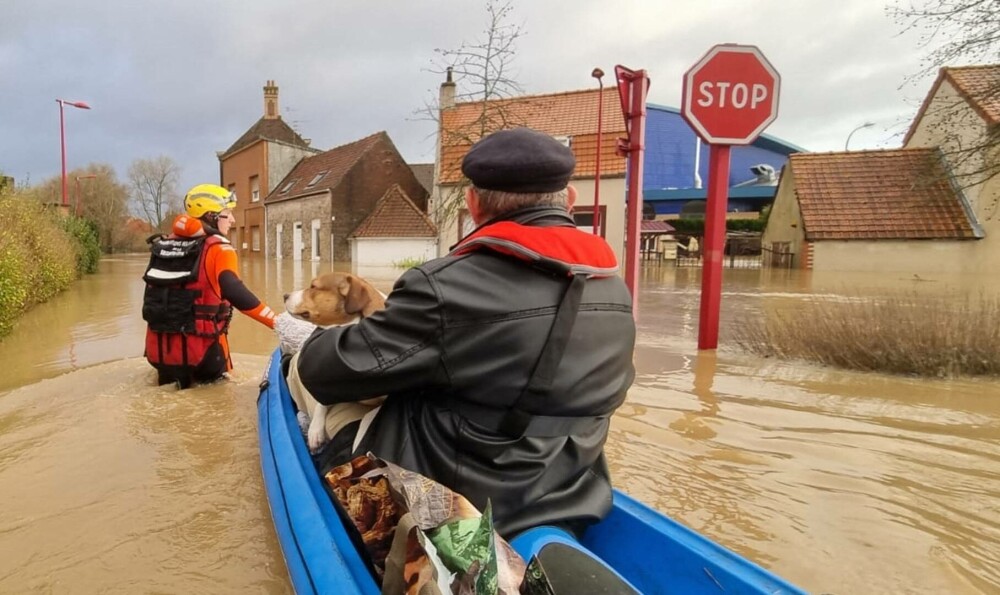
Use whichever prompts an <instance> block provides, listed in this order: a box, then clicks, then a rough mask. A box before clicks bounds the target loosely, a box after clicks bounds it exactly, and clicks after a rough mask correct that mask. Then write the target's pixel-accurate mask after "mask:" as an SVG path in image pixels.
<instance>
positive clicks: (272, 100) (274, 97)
mask: <svg viewBox="0 0 1000 595" xmlns="http://www.w3.org/2000/svg"><path fill="white" fill-rule="evenodd" d="M264 118H265V119H267V120H277V119H279V118H281V114H279V113H278V87H277V85H275V84H274V81H267V84H265V85H264Z"/></svg>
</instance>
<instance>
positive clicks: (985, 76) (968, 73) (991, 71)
mask: <svg viewBox="0 0 1000 595" xmlns="http://www.w3.org/2000/svg"><path fill="white" fill-rule="evenodd" d="M945 80H947V81H948V82H949V83H950V84H951V86H953V87H954V88H955V90H956V91H958V93H959V95H961V96H962V98H963V99H965V100H966V101H967V102H969V105H970V106H971V107H972V109H974V110H975V111H976V113H978V114H979V115H980V116H981V117H982V118H983V120H984V121H985V122H986V123H987V124H988V125H990V126H992V125H995V124H998V123H1000V64H982V65H978V66H946V67H944V68H942V69H941V70H940V71H939V72H938V77H937V79H936V80H935V81H934V84H933V85H932V86H931V90H930V91H929V92H928V93H927V96H926V97H925V98H924V102H923V104H922V105H921V106H920V110H919V111H918V112H917V115H916V117H915V118H914V119H913V123H912V124H910V130H909V131H908V132H907V133H906V138H905V139H903V144H904V145H906V143H908V142H909V141H910V137H912V136H913V134H914V133H915V132H916V129H917V125H918V124H919V123H920V120H921V119H922V118H923V116H924V113H925V112H926V111H927V108H928V107H929V106H930V103H931V100H932V99H933V98H934V96H935V95H936V94H937V91H938V89H939V88H940V87H941V83H942V82H943V81H945Z"/></svg>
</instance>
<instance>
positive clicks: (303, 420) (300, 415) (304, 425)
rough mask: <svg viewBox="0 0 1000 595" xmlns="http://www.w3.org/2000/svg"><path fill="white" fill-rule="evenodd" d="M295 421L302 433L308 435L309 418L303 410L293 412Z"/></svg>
mask: <svg viewBox="0 0 1000 595" xmlns="http://www.w3.org/2000/svg"><path fill="white" fill-rule="evenodd" d="M295 421H296V422H297V423H298V424H299V431H300V432H302V435H303V436H306V437H308V436H309V423H310V420H309V416H308V415H306V413H305V411H299V412H297V413H296V414H295Z"/></svg>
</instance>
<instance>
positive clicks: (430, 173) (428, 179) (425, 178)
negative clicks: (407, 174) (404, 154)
mask: <svg viewBox="0 0 1000 595" xmlns="http://www.w3.org/2000/svg"><path fill="white" fill-rule="evenodd" d="M410 169H411V170H413V175H414V176H416V178H417V181H418V182H420V185H421V186H423V187H424V190H426V191H427V193H428V194H430V193H432V192H434V164H433V163H411V164H410Z"/></svg>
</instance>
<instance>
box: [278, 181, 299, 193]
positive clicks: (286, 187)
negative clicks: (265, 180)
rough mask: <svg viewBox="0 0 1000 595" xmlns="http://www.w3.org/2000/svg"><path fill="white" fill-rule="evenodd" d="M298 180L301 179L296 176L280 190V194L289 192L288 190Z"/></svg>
mask: <svg viewBox="0 0 1000 595" xmlns="http://www.w3.org/2000/svg"><path fill="white" fill-rule="evenodd" d="M298 181H299V179H298V178H295V179H294V180H292V181H291V182H289V183H287V184H285V186H284V187H283V188H282V189H281V191H280V192H279V194H287V193H288V191H289V190H291V189H292V186H294V185H295V182H298Z"/></svg>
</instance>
